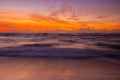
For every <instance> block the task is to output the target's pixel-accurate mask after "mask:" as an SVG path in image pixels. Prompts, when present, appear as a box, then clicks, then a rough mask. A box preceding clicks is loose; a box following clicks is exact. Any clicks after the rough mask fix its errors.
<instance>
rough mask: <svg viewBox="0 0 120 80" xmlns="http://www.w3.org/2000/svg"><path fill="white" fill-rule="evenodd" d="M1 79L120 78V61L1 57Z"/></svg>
mask: <svg viewBox="0 0 120 80" xmlns="http://www.w3.org/2000/svg"><path fill="white" fill-rule="evenodd" d="M0 80H120V64H114V63H112V62H109V61H105V60H102V59H70V58H67V59H65V58H39V57H38V58H35V57H0Z"/></svg>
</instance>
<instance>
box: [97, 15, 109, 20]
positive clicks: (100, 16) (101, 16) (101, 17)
mask: <svg viewBox="0 0 120 80" xmlns="http://www.w3.org/2000/svg"><path fill="white" fill-rule="evenodd" d="M107 17H108V16H107V15H99V16H97V17H96V18H97V19H104V18H107Z"/></svg>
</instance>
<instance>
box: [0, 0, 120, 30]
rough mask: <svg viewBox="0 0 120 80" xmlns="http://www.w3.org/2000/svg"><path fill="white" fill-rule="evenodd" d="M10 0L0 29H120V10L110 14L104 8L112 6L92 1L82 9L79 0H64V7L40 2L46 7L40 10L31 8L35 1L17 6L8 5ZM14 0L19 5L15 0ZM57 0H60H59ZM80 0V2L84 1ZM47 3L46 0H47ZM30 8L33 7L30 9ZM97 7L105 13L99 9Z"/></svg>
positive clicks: (2, 8) (3, 9) (2, 13)
mask: <svg viewBox="0 0 120 80" xmlns="http://www.w3.org/2000/svg"><path fill="white" fill-rule="evenodd" d="M7 1H8V0H6V2H4V4H3V5H1V6H0V32H23V31H30V32H40V31H80V30H107V31H114V30H120V24H119V23H120V21H119V20H120V18H119V13H120V11H119V9H116V10H111V11H110V10H109V11H108V12H109V14H108V13H106V12H105V10H104V9H106V8H109V7H111V6H109V5H108V6H106V7H105V8H103V7H102V6H92V4H91V3H90V2H89V3H88V6H87V7H89V6H90V7H91V8H90V9H89V8H85V10H82V9H83V8H81V6H78V4H77V3H76V2H77V1H78V0H75V1H76V2H75V1H74V2H72V1H73V0H70V1H71V2H68V1H65V0H62V1H63V2H61V4H59V5H61V6H58V4H56V5H55V6H54V7H58V8H57V9H51V8H48V7H47V8H45V6H46V4H44V5H42V4H41V3H40V4H41V5H42V6H39V8H41V9H43V10H36V8H34V7H30V5H32V4H29V5H26V6H27V7H28V8H26V9H24V8H23V7H22V6H19V5H18V6H17V8H14V6H10V5H8V4H7ZM12 1H13V2H14V3H16V4H19V3H18V2H16V1H15V0H12ZM40 1H44V0H40ZM52 1H53V0H52ZM54 1H56V2H58V0H54ZM79 1H82V0H79ZM79 1H78V3H79V4H81V3H80V2H79ZM87 1H88V0H86V3H87ZM111 1H112V0H111ZM46 2H47V0H46ZM46 2H45V1H44V3H46ZM5 3H6V4H7V5H5ZM101 3H102V2H101ZM9 4H13V3H11V2H9ZM26 4H28V3H26ZM35 4H37V3H34V4H33V5H32V6H35ZM95 4H98V3H95ZM75 5H77V7H76V6H75ZM29 7H30V8H33V9H29ZM73 7H74V8H73ZM79 7H80V8H79ZM94 7H97V9H98V10H102V11H104V12H101V11H100V12H98V11H97V9H94ZM77 8H78V9H77ZM112 8H114V7H112ZM44 10H45V11H44ZM80 10H81V11H80ZM90 10H91V11H90Z"/></svg>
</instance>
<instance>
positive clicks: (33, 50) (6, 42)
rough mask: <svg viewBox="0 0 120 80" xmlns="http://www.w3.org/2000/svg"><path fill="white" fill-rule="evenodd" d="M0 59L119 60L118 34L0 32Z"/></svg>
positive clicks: (119, 36)
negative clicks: (70, 58) (39, 57)
mask: <svg viewBox="0 0 120 80" xmlns="http://www.w3.org/2000/svg"><path fill="white" fill-rule="evenodd" d="M0 56H48V57H49V56H52V57H82V58H83V57H103V56H108V57H120V34H119V33H106V34H105V33H64V34H63V33H0Z"/></svg>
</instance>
